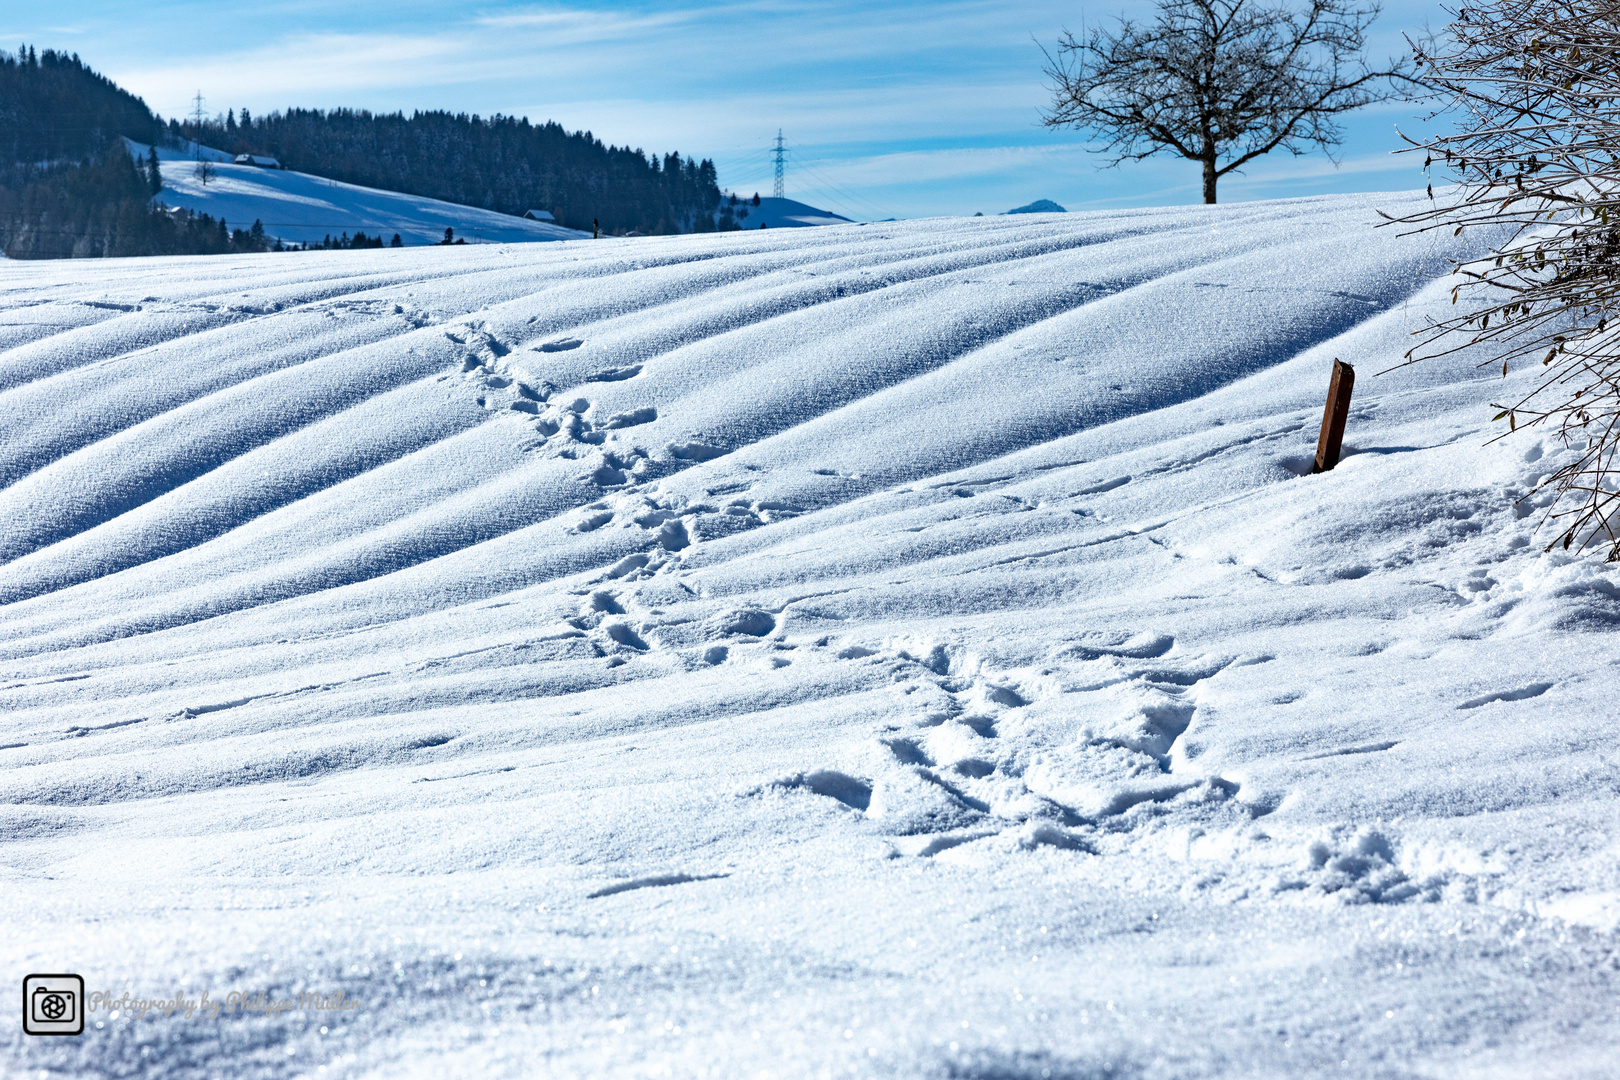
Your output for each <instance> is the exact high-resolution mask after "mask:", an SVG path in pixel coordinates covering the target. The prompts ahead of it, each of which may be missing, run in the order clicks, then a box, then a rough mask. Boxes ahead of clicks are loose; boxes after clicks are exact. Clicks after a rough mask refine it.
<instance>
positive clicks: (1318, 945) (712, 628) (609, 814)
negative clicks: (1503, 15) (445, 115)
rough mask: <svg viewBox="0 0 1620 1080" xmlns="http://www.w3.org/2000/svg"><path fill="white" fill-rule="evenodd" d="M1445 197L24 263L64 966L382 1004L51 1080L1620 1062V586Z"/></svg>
mask: <svg viewBox="0 0 1620 1080" xmlns="http://www.w3.org/2000/svg"><path fill="white" fill-rule="evenodd" d="M1408 201H1410V199H1409V197H1407V196H1380V197H1378V198H1377V199H1373V198H1371V197H1354V198H1352V197H1335V198H1327V199H1310V200H1298V201H1292V202H1282V203H1256V204H1243V205H1236V206H1227V207H1220V208H1203V207H1198V208H1191V209H1178V210H1165V211H1151V212H1143V211H1131V212H1121V213H1104V214H1069V215H1062V216H1057V215H1051V216H1042V215H1027V216H1025V215H1020V216H1017V217H1012V218H1007V217H1002V218H980V219H972V220H952V219H940V220H931V221H920V222H908V223H886V224H874V225H865V226H853V225H851V226H840V227H835V228H825V229H813V230H812V229H805V230H794V231H792V232H791V233H789V232H787V231H785V230H784V231H780V232H774V231H770V230H767V231H765V232H764V233H742V234H727V235H719V236H708V237H671V238H658V239H645V238H638V239H631V240H603V241H594V242H591V241H583V242H577V243H563V244H545V245H513V246H505V247H496V246H486V247H479V248H469V249H453V250H452V249H445V248H439V249H433V250H428V249H416V250H411V249H407V250H404V251H372V252H329V253H325V252H312V253H301V254H296V255H266V256H255V257H236V258H224V259H189V260H134V261H107V262H96V263H71V264H66V263H64V264H42V263H30V264H19V263H6V264H0V305H3V312H4V315H3V317H0V349H3V351H0V485H3V486H0V710H3V719H0V820H3V821H4V827H5V831H4V834H3V835H4V837H5V843H4V847H0V862H3V863H4V865H5V867H6V872H7V875H8V878H9V879H10V881H11V882H12V883H13V888H12V889H10V890H8V891H5V892H3V893H0V896H3V897H4V900H3V904H4V906H3V907H0V911H3V915H0V918H3V919H4V921H5V932H6V934H7V937H8V940H10V941H12V942H15V946H14V952H15V953H16V955H17V956H18V957H19V958H20V959H19V960H18V964H19V965H20V966H19V970H20V971H21V972H22V973H27V972H29V971H81V972H83V973H84V974H85V977H86V981H87V983H89V984H90V985H91V988H92V989H106V990H108V991H112V992H114V994H115V996H116V995H117V994H121V993H122V992H123V991H124V990H126V989H127V990H129V991H130V992H131V993H132V994H134V995H136V996H141V995H145V996H156V995H158V994H163V995H166V996H173V995H174V994H176V993H181V992H196V993H200V992H202V991H204V990H206V991H208V992H209V993H210V994H212V995H213V996H215V997H220V996H223V994H225V993H228V992H229V991H231V990H241V991H243V992H255V993H256V992H261V991H262V992H263V993H265V994H267V995H270V996H271V997H273V998H278V997H279V998H286V997H295V996H296V995H297V994H298V993H301V992H305V991H309V992H316V993H330V992H333V991H336V990H339V989H341V990H343V991H344V992H346V993H347V994H348V995H349V996H350V997H352V998H354V999H355V1000H356V1001H358V1002H359V1003H360V1004H359V1007H358V1008H357V1009H356V1010H355V1011H354V1012H352V1013H349V1014H346V1015H345V1016H344V1017H342V1018H341V1019H336V1018H332V1017H327V1016H322V1015H320V1014H318V1013H314V1012H301V1011H298V1010H293V1011H290V1012H282V1013H279V1014H272V1015H248V1016H245V1017H244V1016H235V1017H224V1018H216V1019H211V1020H201V1021H199V1020H198V1019H196V1018H192V1019H185V1018H183V1017H175V1016H170V1017H167V1018H164V1017H161V1016H158V1017H154V1016H153V1015H151V1014H147V1015H145V1016H136V1017H134V1018H131V1016H130V1015H129V1014H128V1012H127V1010H126V1011H125V1013H124V1014H122V1015H120V1016H117V1017H112V1016H110V1015H107V1014H105V1013H103V1014H102V1015H99V1016H98V1015H95V1014H91V1016H90V1019H91V1021H92V1024H91V1028H90V1030H87V1032H86V1033H85V1035H84V1036H83V1037H81V1038H80V1039H77V1040H42V1039H32V1038H29V1037H26V1036H23V1035H21V1034H18V1033H16V1029H13V1031H14V1034H13V1036H12V1041H11V1042H10V1043H9V1044H8V1047H9V1049H8V1053H9V1055H10V1058H9V1060H10V1061H11V1063H12V1064H11V1065H10V1066H8V1068H10V1069H12V1070H14V1071H18V1072H24V1071H27V1070H31V1069H36V1068H39V1069H55V1070H57V1071H58V1072H60V1073H63V1074H72V1075H103V1076H113V1075H120V1076H122V1075H151V1076H191V1075H195V1076H210V1075H215V1074H230V1075H239V1076H285V1075H308V1076H316V1075H322V1076H335V1075H375V1076H398V1075H406V1074H411V1075H414V1074H417V1073H420V1074H421V1075H424V1076H425V1075H474V1074H489V1075H537V1074H538V1073H537V1070H539V1071H543V1072H544V1073H545V1075H556V1076H575V1075H578V1076H620V1075H643V1074H645V1075H653V1074H658V1075H670V1074H673V1075H682V1076H703V1075H714V1076H728V1077H729V1076H743V1075H749V1076H752V1075H759V1074H761V1073H762V1071H764V1072H769V1073H771V1074H774V1075H779V1076H812V1075H849V1076H873V1075H882V1076H906V1077H911V1076H916V1077H925V1076H926V1077H934V1076H939V1077H945V1076H957V1077H967V1076H987V1077H988V1076H994V1077H1036V1076H1165V1077H1172V1076H1174V1077H1180V1076H1195V1075H1223V1076H1233V1077H1239V1076H1241V1077H1251V1076H1279V1077H1281V1076H1298V1075H1307V1074H1311V1073H1313V1072H1318V1071H1320V1072H1332V1073H1333V1074H1334V1075H1339V1076H1344V1075H1353V1076H1383V1075H1431V1074H1448V1073H1452V1072H1455V1071H1456V1070H1457V1069H1459V1068H1461V1067H1463V1066H1462V1064H1461V1063H1464V1062H1467V1063H1470V1064H1469V1065H1468V1067H1471V1068H1477V1069H1481V1070H1485V1071H1491V1070H1495V1071H1496V1072H1499V1073H1502V1074H1504V1075H1511V1074H1514V1073H1515V1072H1516V1071H1518V1072H1522V1071H1524V1070H1525V1069H1531V1070H1532V1071H1537V1070H1539V1072H1540V1073H1542V1074H1545V1075H1571V1076H1574V1075H1592V1076H1598V1075H1602V1070H1603V1069H1604V1068H1605V1067H1606V1064H1605V1063H1606V1061H1607V1054H1606V1053H1605V1052H1604V1047H1605V1046H1612V1043H1613V1040H1614V1038H1615V1036H1616V1034H1617V1031H1616V1019H1615V1016H1614V1013H1613V1009H1612V1007H1610V1006H1609V1005H1608V1004H1606V1002H1612V1000H1613V994H1614V991H1615V989H1616V986H1615V980H1616V978H1617V971H1620V969H1617V967H1616V957H1617V956H1620V953H1617V952H1616V945H1617V941H1616V938H1615V931H1616V926H1617V924H1620V902H1617V901H1616V899H1615V898H1616V897H1617V896H1620V870H1617V868H1616V867H1617V857H1616V849H1615V848H1614V846H1613V840H1612V839H1611V838H1610V836H1609V824H1608V823H1609V822H1612V820H1614V817H1615V813H1616V811H1617V809H1620V806H1617V794H1620V791H1617V788H1616V786H1615V784H1614V783H1613V776H1612V775H1611V774H1612V772H1613V769H1612V763H1611V762H1608V760H1607V758H1606V757H1605V756H1604V755H1605V753H1606V751H1605V749H1604V747H1606V746H1608V745H1609V744H1610V743H1611V742H1612V739H1613V719H1612V713H1613V710H1612V700H1613V695H1614V690H1615V687H1616V676H1615V674H1614V667H1613V663H1612V660H1613V645H1612V642H1613V641H1614V634H1615V631H1616V629H1617V628H1620V580H1617V576H1616V572H1615V571H1614V570H1613V568H1607V567H1604V566H1603V565H1602V564H1601V563H1599V562H1597V561H1595V560H1594V559H1592V558H1590V557H1582V558H1576V557H1573V556H1570V555H1564V554H1561V553H1554V554H1543V553H1542V551H1541V548H1542V546H1543V544H1544V543H1545V540H1544V539H1543V538H1541V537H1540V535H1539V534H1538V533H1536V531H1535V530H1536V526H1537V523H1538V521H1539V518H1540V514H1541V513H1542V511H1543V509H1544V506H1545V502H1544V500H1543V499H1541V497H1540V496H1537V497H1535V498H1533V499H1526V498H1524V496H1525V495H1526V493H1527V492H1529V491H1530V489H1531V488H1532V486H1533V485H1534V484H1535V482H1536V481H1537V479H1538V478H1539V477H1541V476H1542V475H1544V474H1545V473H1547V472H1550V471H1552V470H1553V469H1555V468H1556V467H1557V464H1558V462H1559V461H1560V460H1562V455H1563V454H1565V453H1566V451H1565V450H1563V449H1562V448H1561V447H1558V446H1556V445H1554V444H1553V443H1551V442H1550V441H1546V440H1544V439H1542V438H1540V437H1538V436H1536V435H1535V434H1534V433H1523V434H1520V435H1517V436H1515V437H1514V438H1512V439H1508V440H1504V441H1502V442H1498V443H1494V444H1491V445H1489V446H1485V445H1482V444H1484V443H1485V442H1486V440H1487V439H1488V438H1489V435H1490V433H1491V428H1490V424H1489V416H1490V410H1489V409H1488V407H1487V404H1488V402H1489V401H1494V400H1503V399H1504V397H1510V396H1512V395H1513V394H1514V393H1515V391H1516V389H1517V388H1518V387H1519V386H1520V385H1521V383H1522V381H1523V380H1526V379H1529V378H1533V373H1512V374H1511V375H1510V377H1509V379H1508V380H1507V383H1506V385H1505V386H1504V385H1503V382H1502V380H1501V378H1500V374H1499V372H1498V373H1497V374H1496V375H1494V376H1493V375H1492V374H1491V373H1489V372H1481V371H1478V370H1476V369H1474V368H1473V367H1471V366H1470V364H1469V361H1468V360H1467V358H1466V357H1464V358H1461V359H1459V360H1457V361H1455V362H1447V363H1435V364H1427V365H1420V366H1418V367H1415V368H1406V369H1402V370H1400V371H1397V372H1394V373H1392V374H1389V375H1385V376H1383V377H1380V378H1374V377H1373V374H1374V372H1377V371H1379V370H1380V369H1382V368H1385V367H1388V366H1390V365H1392V364H1394V363H1395V362H1397V361H1398V360H1399V357H1400V355H1401V353H1403V352H1404V351H1405V349H1406V348H1407V347H1408V334H1409V332H1410V331H1411V330H1412V329H1414V328H1415V327H1417V326H1420V325H1421V324H1422V321H1423V319H1424V318H1425V317H1426V316H1427V315H1429V314H1431V313H1435V312H1438V311H1440V310H1441V309H1442V308H1445V309H1447V310H1449V308H1450V303H1449V293H1448V292H1447V291H1446V290H1445V283H1444V282H1442V283H1439V284H1430V282H1431V280H1432V279H1433V277H1434V276H1435V275H1436V274H1438V273H1441V272H1443V271H1444V270H1445V269H1446V266H1447V263H1446V260H1447V259H1448V258H1449V257H1453V256H1457V255H1460V254H1467V253H1471V252H1474V251H1477V250H1480V245H1482V244H1484V243H1486V242H1488V240H1489V239H1490V238H1489V237H1484V236H1480V237H1473V238H1470V237H1466V236H1465V237H1462V238H1449V239H1446V240H1444V241H1438V240H1434V239H1431V238H1401V237H1397V236H1396V235H1394V234H1393V233H1392V232H1391V231H1389V230H1375V229H1373V228H1372V227H1371V223H1372V222H1373V221H1374V220H1376V216H1375V215H1374V213H1373V209H1372V208H1373V207H1374V206H1378V207H1381V208H1383V209H1385V210H1386V211H1388V212H1391V213H1394V214H1396V215H1397V216H1398V215H1399V213H1400V212H1401V211H1402V207H1403V206H1404V205H1405V204H1406V203H1407V202H1408ZM1335 357H1339V358H1342V359H1344V360H1345V361H1347V362H1349V363H1351V364H1353V365H1355V366H1356V367H1357V368H1358V369H1359V371H1360V372H1361V375H1362V377H1361V379H1359V380H1358V387H1357V396H1356V399H1355V402H1354V404H1353V408H1352V415H1351V420H1350V429H1349V434H1348V435H1347V440H1346V450H1345V457H1344V460H1343V463H1342V464H1341V465H1340V466H1339V467H1338V468H1337V469H1336V470H1335V471H1334V472H1332V473H1329V474H1326V475H1322V476H1310V475H1306V474H1307V473H1308V469H1309V462H1310V455H1311V453H1312V451H1313V450H1314V442H1315V434H1316V425H1317V423H1318V421H1319V419H1320V415H1321V399H1322V395H1323V394H1324V393H1325V390H1326V385H1327V373H1328V370H1329V368H1330V366H1331V361H1332V360H1333V358H1335ZM98 1021H99V1024H100V1026H97V1022H98ZM46 1043H49V1044H50V1045H45V1044H46ZM540 1063H544V1066H543V1069H542V1068H541V1064H540ZM1531 1063H1533V1065H1532V1064H1531ZM322 1069H325V1070H326V1071H325V1072H321V1071H320V1070H322Z"/></svg>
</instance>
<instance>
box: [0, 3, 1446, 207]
mask: <svg viewBox="0 0 1620 1080" xmlns="http://www.w3.org/2000/svg"><path fill="white" fill-rule="evenodd" d="M1122 3H1123V10H1125V11H1127V12H1137V13H1139V12H1141V11H1143V10H1147V9H1148V8H1150V6H1151V0H1122ZM1432 7H1433V3H1432V0H1390V4H1389V9H1388V10H1389V11H1390V13H1391V15H1393V16H1394V18H1391V16H1390V15H1386V17H1385V20H1383V22H1382V23H1381V28H1382V31H1383V38H1382V39H1381V41H1382V40H1386V39H1387V40H1389V41H1394V40H1396V39H1397V38H1398V30H1399V29H1400V28H1401V27H1404V26H1408V25H1412V26H1415V25H1416V24H1417V22H1418V21H1420V19H1419V16H1427V15H1428V14H1429V12H1430V8H1432ZM1434 10H1436V11H1437V10H1438V9H1434ZM1403 13H1404V14H1403ZM38 17H39V23H38V24H37V25H33V26H30V24H29V23H28V21H27V16H26V13H25V15H24V18H23V20H22V21H23V25H22V26H21V27H18V28H16V29H14V30H13V31H11V34H12V39H13V40H32V41H36V42H37V43H38V44H40V45H41V46H42V47H43V46H44V45H46V44H49V40H48V39H49V37H50V36H52V35H56V36H59V37H65V36H68V34H69V31H68V26H69V25H71V27H72V29H73V30H74V31H75V33H74V34H73V35H72V39H71V47H72V48H74V49H77V50H78V51H79V52H80V53H81V55H83V56H84V57H85V59H86V60H87V61H88V62H90V63H92V64H93V65H95V66H96V67H98V68H99V69H101V70H103V71H105V72H106V73H107V74H109V75H111V76H112V77H113V78H115V79H116V80H118V81H119V82H120V83H122V84H124V85H126V86H128V87H129V88H130V89H132V90H134V91H135V92H136V93H138V94H141V95H142V96H143V97H145V98H146V100H147V102H148V103H149V104H151V105H152V106H153V107H154V108H156V109H158V110H159V111H161V112H163V113H165V114H167V115H181V114H184V113H185V112H187V111H189V108H190V98H191V96H192V94H193V93H195V92H196V91H197V90H199V89H200V90H201V91H202V92H203V93H204V94H205V95H206V96H207V98H208V103H209V107H210V108H211V109H215V110H219V111H223V110H224V109H225V108H228V107H234V108H240V107H242V106H248V107H250V108H251V109H253V110H254V111H255V112H265V111H268V110H272V109H276V108H285V107H289V106H295V105H296V106H304V107H321V108H330V107H335V106H340V105H342V106H351V107H355V108H369V109H372V110H373V111H392V110H394V109H402V110H405V111H407V112H408V111H410V110H413V109H436V108H444V109H452V110H456V111H466V112H478V113H482V114H485V115H488V114H491V113H496V112H501V113H506V114H508V115H527V116H529V117H531V118H533V119H536V120H540V119H555V120H557V121H559V122H561V123H563V124H564V125H565V126H567V127H569V128H571V129H589V130H591V131H592V132H593V133H595V134H596V135H597V137H599V138H602V139H604V140H605V141H608V142H612V143H616V144H618V145H629V146H641V147H644V148H645V149H647V150H649V151H654V152H667V151H670V150H676V149H679V150H681V151H682V152H685V153H689V154H692V155H695V156H699V157H710V158H714V159H716V160H717V161H718V162H719V163H720V164H721V168H722V173H721V175H722V180H723V181H726V182H730V183H734V184H736V185H738V186H739V187H744V186H746V187H747V189H749V190H752V188H753V187H754V186H756V185H759V186H765V185H767V184H768V183H769V177H770V166H769V162H768V158H767V157H766V154H765V150H766V147H767V145H768V144H769V142H770V139H771V137H772V136H774V134H775V132H776V129H777V128H779V127H780V128H783V129H784V130H785V131H786V133H787V137H788V141H789V144H790V146H791V148H792V155H791V156H790V159H789V170H790V177H792V178H793V179H792V180H790V186H792V184H793V183H795V182H803V183H804V184H805V185H806V187H805V188H804V189H802V190H810V188H809V186H808V185H809V184H810V183H811V182H812V181H814V182H815V183H817V184H820V185H821V189H823V190H825V191H826V192H828V193H829V195H836V196H838V197H840V198H844V199H846V204H854V203H863V204H865V205H867V210H865V211H863V213H865V214H867V215H868V216H870V214H872V213H875V212H876V211H874V210H872V207H874V206H876V207H879V208H882V209H887V210H888V211H889V212H892V213H897V214H902V215H904V214H915V213H938V212H945V211H947V210H952V209H953V208H954V209H957V210H968V211H969V212H971V210H970V208H975V207H977V206H981V205H983V204H986V203H990V204H999V203H1000V202H1003V201H1006V200H1007V199H1018V200H1019V201H1028V197H1053V198H1057V197H1059V194H1060V193H1061V192H1065V191H1066V192H1068V194H1069V196H1070V198H1072V199H1075V200H1077V201H1079V202H1081V203H1086V202H1091V201H1094V200H1097V199H1103V200H1107V199H1124V200H1127V201H1129V200H1133V199H1152V198H1160V199H1174V200H1177V201H1180V200H1183V199H1185V198H1195V197H1196V190H1195V188H1196V185H1192V188H1193V189H1194V190H1192V191H1191V194H1190V195H1189V194H1187V193H1186V192H1184V191H1183V189H1182V186H1181V183H1180V181H1179V179H1177V178H1179V177H1180V176H1181V175H1183V174H1182V173H1181V172H1180V171H1179V170H1180V169H1181V168H1183V167H1185V166H1182V165H1178V164H1176V163H1169V162H1155V163H1148V164H1145V165H1140V166H1133V167H1127V168H1125V169H1120V170H1112V171H1107V172H1101V173H1099V172H1098V171H1097V170H1096V168H1095V165H1096V160H1095V159H1093V158H1091V157H1088V156H1087V155H1086V154H1085V153H1084V150H1083V142H1082V138H1083V136H1081V135H1079V134H1077V133H1072V132H1047V131H1042V130H1040V128H1039V109H1040V107H1041V106H1042V105H1044V104H1045V103H1046V98H1047V94H1048V91H1047V89H1046V87H1045V86H1044V80H1043V77H1042V75H1041V71H1040V68H1041V57H1040V53H1039V50H1038V48H1037V47H1036V44H1035V39H1040V40H1045V41H1048V42H1050V41H1051V40H1052V39H1053V37H1055V35H1056V33H1057V32H1058V30H1059V29H1060V28H1061V27H1063V26H1065V25H1066V24H1067V25H1075V26H1078V21H1079V11H1078V9H1076V8H1075V7H1073V4H1072V0H1029V2H1027V3H1025V4H1021V5H1009V4H1006V3H1005V2H1004V0H944V2H926V0H890V2H887V3H883V4H879V5H873V4H869V3H857V2H856V0H732V2H729V3H726V2H722V3H719V4H715V5H705V4H702V3H698V2H694V0H629V2H617V0H574V2H562V3H513V2H508V0H483V2H482V4H481V6H479V7H478V8H469V7H468V6H466V5H465V4H464V3H462V2H461V0H390V2H389V3H387V4H383V3H378V2H375V0H361V2H357V3H345V4H331V3H330V2H328V0H280V2H278V3H275V4H263V3H262V2H261V3H257V4H247V3H243V2H241V0H214V2H212V3H209V4H206V5H205V4H202V3H201V2H200V0H149V3H148V4H147V5H145V6H144V7H143V8H142V9H141V13H140V18H139V19H135V18H133V17H132V16H131V15H130V14H129V9H128V8H127V6H125V5H124V4H123V3H121V2H120V0H65V9H64V5H56V6H53V7H52V8H51V9H49V10H48V11H41V12H40V13H39V16H38ZM5 18H6V19H7V21H8V22H14V23H15V22H17V21H18V12H17V9H16V7H15V6H13V7H12V10H11V11H8V12H7V14H6V16H5ZM1402 20H1404V21H1402ZM1093 21H1095V20H1093ZM177 26H184V27H185V33H184V34H177V33H175V32H174V29H173V28H174V27H177ZM52 27H54V28H55V29H52ZM4 33H5V32H4V31H0V40H5V38H4ZM245 43H247V44H245ZM60 44H68V43H67V42H62V43H60ZM1403 119H1404V121H1410V120H1411V111H1408V112H1404V113H1403V112H1402V111H1401V108H1400V107H1390V108H1388V109H1386V110H1383V111H1382V112H1381V113H1380V114H1374V113H1372V112H1369V113H1367V114H1365V115H1364V116H1361V117H1356V118H1353V119H1352V120H1351V121H1350V123H1349V125H1348V128H1349V139H1348V140H1347V143H1346V147H1345V153H1346V157H1347V160H1346V162H1345V165H1344V166H1343V168H1341V169H1337V170H1335V169H1334V168H1333V166H1332V165H1331V164H1330V163H1329V162H1327V161H1325V160H1323V159H1321V158H1314V159H1308V160H1307V161H1301V162H1286V161H1281V159H1278V160H1277V161H1275V162H1274V161H1272V160H1267V161H1266V162H1264V163H1260V165H1258V166H1257V167H1256V168H1255V169H1253V170H1251V171H1250V176H1249V177H1247V178H1243V179H1241V180H1240V179H1239V178H1236V177H1234V178H1231V179H1230V180H1229V181H1227V183H1226V184H1225V185H1223V189H1225V188H1227V187H1229V188H1230V190H1232V191H1233V192H1234V193H1236V192H1239V191H1242V192H1244V193H1247V192H1251V191H1252V192H1264V191H1268V190H1275V191H1277V192H1279V193H1280V192H1284V191H1292V190H1295V189H1297V188H1298V187H1299V186H1300V185H1302V184H1308V183H1314V184H1317V185H1318V186H1320V185H1323V184H1326V185H1333V184H1338V185H1349V184H1354V183H1357V182H1365V183H1379V184H1402V185H1403V186H1404V184H1405V181H1403V180H1401V179H1399V166H1398V165H1395V166H1392V167H1385V166H1378V165H1374V164H1372V162H1373V161H1374V160H1376V159H1378V158H1379V157H1380V155H1378V154H1377V153H1376V151H1377V150H1380V149H1382V148H1383V147H1384V146H1386V145H1388V144H1389V143H1390V142H1391V141H1392V139H1393V136H1392V134H1391V124H1392V122H1394V121H1396V120H1403ZM1403 126H1410V127H1415V126H1416V125H1415V123H1409V122H1403ZM1358 177H1359V178H1364V179H1363V180H1361V181H1358V180H1357V178H1358ZM1031 191H1033V192H1036V193H1037V194H1034V195H1029V196H1028V197H1026V193H1028V192H1031ZM1060 201H1061V200H1060ZM1009 205H1011V204H1009ZM885 216H886V215H885Z"/></svg>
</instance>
